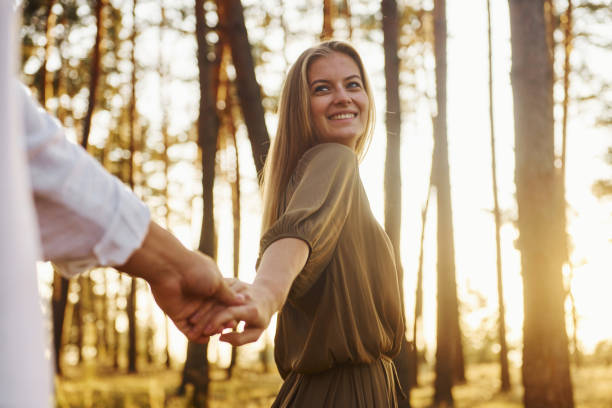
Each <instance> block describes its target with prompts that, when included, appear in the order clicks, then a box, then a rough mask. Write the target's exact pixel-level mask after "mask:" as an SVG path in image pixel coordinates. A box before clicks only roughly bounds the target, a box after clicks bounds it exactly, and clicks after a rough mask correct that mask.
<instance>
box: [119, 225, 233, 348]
mask: <svg viewBox="0 0 612 408" xmlns="http://www.w3.org/2000/svg"><path fill="white" fill-rule="evenodd" d="M117 269H119V270H120V271H123V272H126V273H128V274H130V275H132V276H136V277H139V278H143V279H144V280H146V281H147V282H148V283H149V285H151V292H152V293H153V296H154V297H155V301H156V302H157V304H158V305H159V307H160V308H161V309H162V310H163V311H164V312H166V314H167V315H168V317H170V318H171V319H172V320H173V321H174V323H175V324H176V326H177V327H178V328H179V330H181V331H182V332H183V333H185V334H186V335H187V337H188V338H189V339H190V340H192V341H200V342H203V341H206V339H207V337H206V336H201V331H192V330H191V329H192V326H193V325H192V324H190V323H189V320H188V319H189V317H190V316H192V315H193V314H194V313H195V312H197V311H198V310H200V309H202V308H205V307H206V305H207V304H210V303H211V300H212V299H214V300H216V301H218V302H221V303H223V304H226V305H239V304H241V303H242V295H238V296H237V295H236V294H235V293H234V292H233V291H232V290H230V289H229V287H228V286H227V284H226V283H225V281H224V280H223V279H222V277H221V273H220V272H219V269H218V268H217V264H216V263H215V262H214V261H213V260H212V258H210V257H209V256H207V255H204V254H202V253H199V252H195V251H190V250H188V249H187V248H185V247H184V246H183V245H182V244H181V243H180V242H179V241H178V240H177V239H176V238H175V237H174V236H173V235H172V234H170V233H169V232H168V231H166V230H165V229H163V228H162V227H160V226H159V225H157V224H156V223H154V222H151V224H150V225H149V230H148V232H147V235H146V236H145V239H144V242H143V245H142V247H140V248H139V249H137V250H136V251H135V252H134V253H133V254H132V255H131V256H130V257H129V259H128V260H127V262H126V263H125V264H123V265H121V266H118V267H117Z"/></svg>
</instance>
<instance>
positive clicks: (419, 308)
mask: <svg viewBox="0 0 612 408" xmlns="http://www.w3.org/2000/svg"><path fill="white" fill-rule="evenodd" d="M432 164H433V161H432ZM432 171H433V167H432ZM431 184H432V183H431V175H430V179H429V187H427V198H426V199H425V206H424V207H423V210H422V211H421V239H420V241H419V266H418V269H417V282H416V290H415V296H414V298H415V301H414V321H413V322H412V343H413V349H414V352H413V357H412V361H411V363H412V374H411V376H412V386H414V387H416V386H418V384H419V349H418V346H417V338H418V326H419V322H420V320H421V317H422V316H423V259H424V254H425V248H424V247H425V226H426V225H425V224H426V222H427V212H428V211H429V198H430V197H431Z"/></svg>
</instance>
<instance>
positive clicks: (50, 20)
mask: <svg viewBox="0 0 612 408" xmlns="http://www.w3.org/2000/svg"><path fill="white" fill-rule="evenodd" d="M55 1H56V0H48V1H47V10H46V12H45V38H46V40H47V41H46V42H45V59H44V61H43V62H42V64H41V66H40V70H41V77H42V86H41V89H40V104H41V105H42V107H43V108H46V107H47V100H48V99H49V98H51V97H53V76H52V75H50V74H49V71H47V61H49V55H50V51H51V44H53V37H52V36H51V29H52V28H53V26H54V25H55V20H56V18H55V15H54V14H53V12H52V11H51V10H52V9H53V6H54V5H55Z"/></svg>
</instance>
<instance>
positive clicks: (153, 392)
mask: <svg viewBox="0 0 612 408" xmlns="http://www.w3.org/2000/svg"><path fill="white" fill-rule="evenodd" d="M180 376H181V373H180V371H177V370H165V371H151V372H144V373H141V374H136V375H128V374H116V373H107V374H103V373H102V374H101V373H97V372H95V369H94V368H91V367H89V368H85V369H74V370H73V371H70V372H69V373H68V375H67V377H65V378H61V379H57V380H56V390H57V391H56V407H57V408H94V407H100V408H102V407H104V408H115V407H116V408H144V407H151V408H162V407H164V408H184V407H188V406H189V404H188V401H189V400H190V393H192V390H190V389H189V390H188V392H187V396H177V395H176V390H177V389H178V386H179V384H180ZM211 376H212V378H213V381H212V382H211V387H210V405H209V408H261V407H269V406H270V405H271V403H272V401H273V400H274V396H275V395H276V392H277V391H278V388H279V387H280V384H281V379H280V378H279V376H278V374H277V373H275V372H273V373H267V374H262V373H258V372H255V371H251V370H239V371H237V372H236V374H235V376H234V378H232V379H231V380H229V381H227V380H224V376H225V372H224V371H221V370H216V371H213V372H212V374H211ZM572 377H573V382H574V398H575V402H576V408H610V407H612V366H588V367H583V368H574V369H573V371H572ZM433 378H434V375H433V373H432V372H431V371H423V372H422V373H420V378H419V380H420V383H421V384H422V385H421V386H420V387H418V388H416V389H414V390H412V394H411V402H412V406H413V408H426V407H428V406H429V404H431V401H432V396H433V386H432V384H433ZM498 378H499V368H498V366H497V365H495V364H490V365H475V366H470V367H468V371H467V383H466V384H464V385H458V386H456V387H454V388H453V395H454V398H455V407H456V408H519V407H522V406H523V405H522V402H521V400H522V387H521V385H520V370H519V369H518V368H514V369H513V370H512V372H511V379H512V385H513V389H512V391H511V392H509V393H504V394H501V393H499V392H498V389H499V380H498Z"/></svg>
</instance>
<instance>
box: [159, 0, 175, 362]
mask: <svg viewBox="0 0 612 408" xmlns="http://www.w3.org/2000/svg"><path fill="white" fill-rule="evenodd" d="M160 14H161V19H160V23H159V44H160V47H159V51H158V52H159V55H158V58H159V60H158V67H157V70H158V75H159V101H160V109H161V113H162V116H161V134H162V140H163V143H164V152H163V160H164V181H165V184H164V192H163V195H164V210H165V214H164V220H165V227H166V229H168V230H170V196H169V194H168V185H169V184H170V178H169V176H168V174H169V171H170V158H169V157H168V148H169V147H170V141H169V137H168V109H167V104H168V100H167V98H166V92H165V86H164V84H165V82H166V77H167V69H168V68H167V65H166V62H165V61H164V45H163V44H164V30H165V29H166V25H167V23H166V8H165V7H164V2H163V0H162V1H160ZM164 335H165V338H166V347H165V351H164V353H165V355H166V356H165V357H166V361H165V364H166V368H170V366H171V363H172V361H171V360H170V322H169V320H168V316H167V315H166V314H164Z"/></svg>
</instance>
